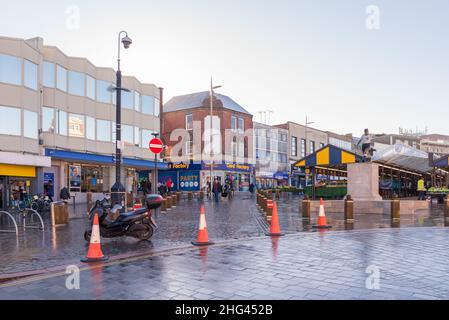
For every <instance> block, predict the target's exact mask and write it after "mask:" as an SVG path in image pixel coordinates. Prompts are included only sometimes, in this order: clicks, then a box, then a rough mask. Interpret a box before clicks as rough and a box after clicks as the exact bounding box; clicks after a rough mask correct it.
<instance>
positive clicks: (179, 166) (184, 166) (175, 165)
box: [170, 163, 189, 169]
mask: <svg viewBox="0 0 449 320" xmlns="http://www.w3.org/2000/svg"><path fill="white" fill-rule="evenodd" d="M170 167H171V168H172V169H188V168H189V165H188V164H183V163H180V164H172V165H171V166H170Z"/></svg>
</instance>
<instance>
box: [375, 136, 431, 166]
mask: <svg viewBox="0 0 449 320" xmlns="http://www.w3.org/2000/svg"><path fill="white" fill-rule="evenodd" d="M372 161H375V162H379V163H382V164H385V165H391V166H393V167H400V168H402V169H406V170H407V169H408V170H411V171H417V172H420V173H425V172H428V171H429V170H431V167H430V166H429V155H428V153H427V152H424V151H421V150H417V149H415V148H412V147H410V146H407V145H405V144H402V143H397V144H395V145H392V146H390V147H388V148H386V149H383V150H381V151H379V152H376V153H375V154H374V156H373V158H372Z"/></svg>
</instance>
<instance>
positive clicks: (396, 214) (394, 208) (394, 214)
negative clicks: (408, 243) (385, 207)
mask: <svg viewBox="0 0 449 320" xmlns="http://www.w3.org/2000/svg"><path fill="white" fill-rule="evenodd" d="M391 219H392V220H399V219H401V200H399V198H398V196H397V195H394V196H393V200H391Z"/></svg>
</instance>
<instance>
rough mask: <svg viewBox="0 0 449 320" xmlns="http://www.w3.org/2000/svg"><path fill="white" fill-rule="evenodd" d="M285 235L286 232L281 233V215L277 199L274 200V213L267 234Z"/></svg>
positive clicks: (273, 235)
mask: <svg viewBox="0 0 449 320" xmlns="http://www.w3.org/2000/svg"><path fill="white" fill-rule="evenodd" d="M283 235H284V234H282V233H281V226H280V225H279V216H278V209H277V205H276V201H273V213H272V215H271V225H270V232H269V233H267V236H272V237H278V236H283Z"/></svg>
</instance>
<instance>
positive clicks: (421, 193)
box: [416, 176, 427, 200]
mask: <svg viewBox="0 0 449 320" xmlns="http://www.w3.org/2000/svg"><path fill="white" fill-rule="evenodd" d="M416 190H417V191H418V200H426V191H427V190H426V187H425V183H424V177H423V176H421V177H420V178H419V180H418V183H417V188H416Z"/></svg>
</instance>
